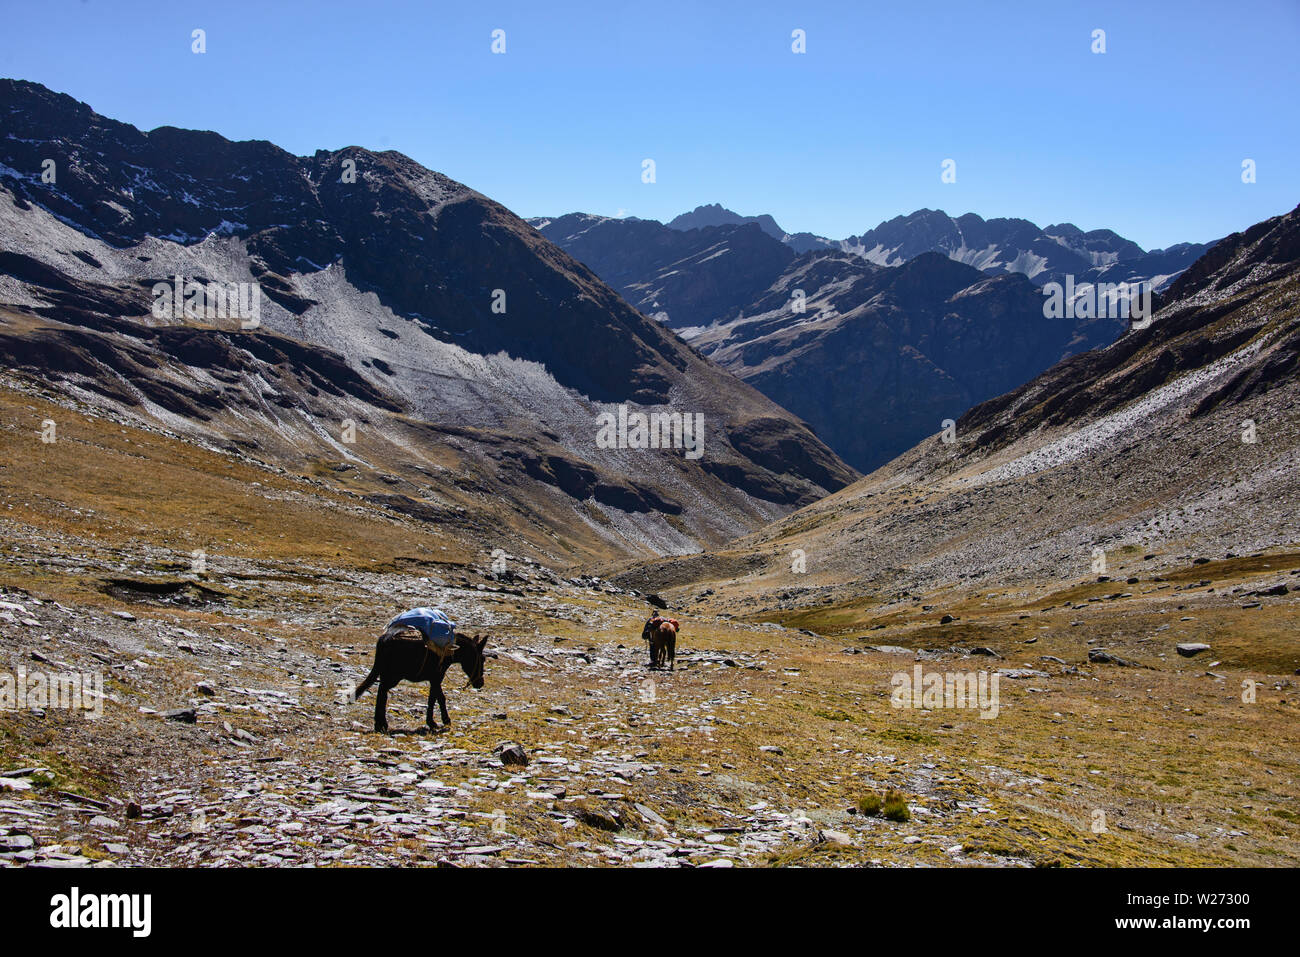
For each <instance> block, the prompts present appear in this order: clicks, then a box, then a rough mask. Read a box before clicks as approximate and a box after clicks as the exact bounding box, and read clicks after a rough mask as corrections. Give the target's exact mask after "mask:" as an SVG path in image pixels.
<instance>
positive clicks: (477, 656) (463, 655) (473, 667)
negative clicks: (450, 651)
mask: <svg viewBox="0 0 1300 957" xmlns="http://www.w3.org/2000/svg"><path fill="white" fill-rule="evenodd" d="M488 637H489V636H488V635H475V636H474V637H473V638H471V637H469V635H457V636H456V655H455V660H456V661H458V662H460V666H461V668H462V669H464V671H465V677H466V678H468V679H469V684H471V685H473V686H474V688H475V689H478V688H482V687H483V664H484V662H485V660H486V656H485V655H484V654H483V649H484V648H485V647H487V643H488Z"/></svg>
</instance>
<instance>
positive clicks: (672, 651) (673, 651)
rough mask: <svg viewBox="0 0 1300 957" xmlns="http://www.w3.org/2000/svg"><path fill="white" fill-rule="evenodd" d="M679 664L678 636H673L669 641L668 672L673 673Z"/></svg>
mask: <svg viewBox="0 0 1300 957" xmlns="http://www.w3.org/2000/svg"><path fill="white" fill-rule="evenodd" d="M676 664H677V636H676V635H673V636H672V637H671V638H669V639H668V670H669V671H672V670H673V669H674V667H675V666H676Z"/></svg>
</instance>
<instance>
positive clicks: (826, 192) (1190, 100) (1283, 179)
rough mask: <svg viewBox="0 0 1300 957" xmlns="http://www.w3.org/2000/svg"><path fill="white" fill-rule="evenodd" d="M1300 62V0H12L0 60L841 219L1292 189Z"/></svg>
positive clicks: (1296, 178) (106, 92) (1158, 241)
mask: <svg viewBox="0 0 1300 957" xmlns="http://www.w3.org/2000/svg"><path fill="white" fill-rule="evenodd" d="M199 28H201V29H203V30H205V31H206V42H207V52H206V53H204V54H202V55H198V54H195V53H193V52H192V51H191V42H192V41H191V31H193V30H194V29H199ZM495 29H502V30H504V31H505V38H506V52H505V54H504V55H497V54H493V53H492V52H491V44H492V36H491V34H492V31H493V30H495ZM795 29H802V30H804V31H806V37H807V52H806V53H804V54H795V53H793V52H792V50H791V43H792V40H791V32H792V31H793V30H795ZM1097 29H1101V30H1105V33H1106V52H1105V53H1104V54H1097V53H1093V52H1092V51H1091V46H1092V44H1093V39H1092V32H1093V31H1094V30H1097ZM1298 63H1300V0H1216V2H1203V0H1123V2H1056V0H1034V2H1020V0H983V2H974V0H952V2H925V0H896V2H888V3H882V2H877V0H856V2H845V3H830V2H817V0H806V2H785V3H777V2H767V0H745V2H729V0H719V2H712V0H689V2H683V3H678V2H671V0H642V2H635V3H630V2H617V0H607V2H586V3H579V2H566V0H531V2H524V3H494V2H486V0H476V2H463V3H455V4H452V3H442V2H414V0H401V2H399V0H393V2H385V0H352V2H333V0H319V2H313V3H300V2H291V0H259V2H247V0H212V2H201V0H166V2H143V0H30V2H26V0H24V2H17V0H0V76H7V77H17V78H21V79H27V80H35V81H37V82H40V83H43V84H45V85H46V86H49V87H51V88H52V89H55V90H58V91H60V92H64V93H69V94H71V95H72V96H74V97H76V98H77V99H80V100H84V101H86V102H88V103H89V104H90V105H91V106H93V107H94V108H95V109H96V110H97V111H98V112H100V113H102V114H104V115H106V116H110V117H113V118H114V119H119V120H123V121H126V122H129V123H132V124H134V125H135V126H139V127H141V128H143V129H152V128H154V127H156V126H163V125H171V126H182V127H193V128H199V129H211V130H215V131H217V132H218V133H221V134H223V135H225V136H227V137H230V138H232V139H267V140H271V141H272V142H274V143H276V144H278V145H280V146H282V147H284V148H285V149H288V150H290V151H292V152H295V153H312V152H314V151H315V150H317V149H319V148H325V149H336V148H339V147H343V146H348V145H360V146H365V147H369V148H371V149H397V150H401V151H402V152H404V153H407V154H408V155H410V156H412V157H414V158H415V159H416V160H418V161H420V162H421V163H423V164H425V165H426V166H429V167H431V168H433V169H437V170H440V171H442V172H444V173H446V174H447V175H449V176H451V177H453V178H454V179H457V180H460V181H461V182H464V183H466V184H468V185H470V186H472V187H473V188H475V189H477V190H479V191H481V192H483V193H486V194H487V195H489V196H491V197H492V198H494V199H496V200H499V201H500V202H502V203H504V204H505V205H507V206H509V207H510V208H511V209H513V210H514V211H515V212H517V213H519V214H520V215H523V216H536V215H554V214H559V213H565V212H572V211H575V210H582V211H586V212H594V213H601V214H605V215H619V214H629V215H635V216H641V217H645V218H653V219H665V220H666V219H669V218H671V217H672V216H674V215H676V214H677V213H680V212H683V211H685V210H688V209H691V208H693V207H695V206H697V205H699V204H702V203H710V202H720V203H722V204H723V205H725V206H729V207H731V208H733V209H735V210H737V211H738V212H741V213H744V214H747V215H753V214H757V213H760V212H768V213H771V214H773V215H774V216H775V217H776V219H777V222H779V223H780V224H781V225H782V226H783V227H784V228H786V229H787V230H791V231H799V230H807V231H810V232H815V233H819V234H822V235H826V236H831V237H833V238H842V237H844V236H847V235H851V234H854V233H861V232H863V231H864V230H866V229H868V228H871V227H873V226H875V225H876V224H877V223H879V222H880V221H881V220H883V219H888V218H890V217H893V216H895V215H898V214H900V213H908V212H911V211H912V210H914V209H917V208H920V207H923V206H924V207H931V208H940V209H944V210H946V211H947V212H949V213H952V214H954V215H956V214H959V213H964V212H968V211H970V212H976V213H979V214H980V215H982V216H985V217H991V216H1020V217H1024V218H1026V219H1030V220H1033V221H1034V222H1036V223H1038V224H1039V225H1040V226H1041V225H1047V224H1048V223H1054V222H1066V221H1069V222H1073V223H1075V224H1076V225H1078V226H1080V227H1082V228H1084V229H1094V228H1101V227H1107V228H1112V229H1115V230H1116V231H1118V232H1119V233H1121V234H1122V235H1125V236H1127V237H1128V238H1130V239H1133V240H1135V241H1136V242H1138V243H1139V244H1140V245H1142V246H1144V247H1146V248H1152V247H1157V246H1167V245H1170V244H1172V243H1175V242H1180V241H1197V242H1199V241H1205V240H1209V239H1213V238H1217V237H1219V236H1221V235H1224V234H1226V233H1229V232H1232V231H1234V230H1238V229H1242V228H1244V227H1246V226H1249V225H1250V224H1252V223H1255V222H1257V221H1259V220H1261V219H1265V218H1267V217H1269V216H1273V215H1277V214H1278V213H1281V212H1284V211H1286V210H1289V209H1291V208H1292V207H1294V206H1295V205H1296V204H1297V202H1300V123H1298V122H1297V119H1298V117H1300V108H1298V107H1297V96H1298V94H1300V82H1298V81H1300V66H1297V64H1298ZM0 135H3V131H2V130H0ZM647 158H649V159H653V160H654V161H655V163H656V179H657V181H656V182H655V183H653V184H646V183H643V182H642V181H641V179H642V178H641V171H642V161H643V160H644V159H647ZM945 159H953V160H955V161H956V174H957V176H956V182H955V183H942V182H941V181H940V173H941V164H942V162H943V161H944V160H945ZM1244 159H1253V160H1254V161H1255V163H1256V168H1257V182H1255V183H1254V184H1249V185H1247V184H1244V183H1242V181H1241V164H1242V161H1243V160H1244Z"/></svg>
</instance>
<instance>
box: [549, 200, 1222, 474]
mask: <svg viewBox="0 0 1300 957" xmlns="http://www.w3.org/2000/svg"><path fill="white" fill-rule="evenodd" d="M532 222H533V224H534V225H535V226H536V227H537V228H538V229H539V230H540V231H541V232H542V233H543V235H545V236H547V237H548V238H549V239H552V240H553V241H554V242H556V243H557V244H559V245H560V246H562V247H563V248H564V249H566V250H567V251H569V252H570V253H571V254H572V255H573V256H574V257H575V258H577V259H579V260H581V261H582V262H585V263H586V264H587V265H589V266H591V268H592V269H593V270H594V271H595V272H596V273H597V274H598V275H599V276H600V277H601V278H602V279H604V280H605V281H606V282H608V283H610V284H611V285H612V286H614V288H616V289H617V290H618V291H619V292H621V293H622V294H623V296H624V297H625V298H627V300H628V301H629V302H631V303H633V304H634V305H636V306H637V307H638V308H639V309H641V310H642V311H643V312H645V313H647V314H653V315H657V316H658V317H659V318H660V319H661V321H663V322H664V323H665V324H666V325H669V326H670V327H672V328H674V329H677V330H678V331H679V332H680V333H681V334H682V335H683V336H684V337H685V338H687V339H688V341H690V343H691V344H692V345H693V346H695V347H696V348H697V349H699V350H700V351H701V352H703V353H704V354H705V355H708V356H709V357H710V358H713V359H715V360H716V361H718V362H719V363H720V364H722V365H723V366H724V367H725V368H727V369H728V370H730V371H731V372H733V373H735V374H736V375H738V376H740V377H741V378H742V379H744V380H745V381H747V382H749V383H750V384H752V385H754V386H756V387H757V388H758V389H759V390H760V391H761V392H762V393H763V394H764V395H766V396H768V397H769V398H771V399H773V400H775V401H776V402H777V403H778V404H779V405H781V406H783V407H784V408H787V409H789V410H790V411H792V412H794V413H796V414H797V415H798V416H799V417H800V418H802V419H803V420H804V421H806V422H808V423H809V424H810V425H811V426H812V427H813V428H814V429H815V430H816V432H817V434H818V436H819V437H820V438H822V439H823V440H824V441H825V442H826V443H827V444H828V445H830V446H831V448H833V449H834V450H835V451H836V452H837V453H838V454H839V455H840V456H842V457H843V458H844V459H845V460H846V461H848V462H849V464H851V465H853V466H854V467H855V468H858V469H861V470H864V471H870V470H871V469H873V468H875V467H876V466H878V465H881V464H883V463H884V462H887V461H888V460H889V459H891V458H892V457H893V456H895V455H897V454H898V453H900V452H902V451H904V450H905V449H907V448H909V447H911V446H912V445H913V444H915V443H916V442H917V441H918V440H920V439H921V438H922V437H924V436H926V435H930V434H933V433H935V432H937V431H938V430H939V424H940V423H941V422H942V421H943V420H944V419H948V418H953V419H955V418H956V417H958V416H959V415H961V413H962V412H964V411H965V410H966V409H968V408H970V407H971V406H972V405H975V404H977V403H979V402H982V401H985V400H986V399H989V398H992V397H993V396H996V395H1000V394H1002V393H1004V392H1006V391H1007V390H1009V389H1014V388H1016V387H1017V386H1018V385H1021V384H1023V383H1024V382H1026V381H1028V380H1029V379H1031V378H1033V377H1034V376H1035V375H1037V374H1039V373H1040V372H1042V371H1044V370H1045V369H1047V368H1049V367H1050V366H1052V365H1053V364H1054V363H1056V362H1059V361H1061V360H1062V359H1064V358H1067V357H1069V356H1071V355H1075V354H1078V353H1080V352H1085V351H1087V350H1089V349H1094V348H1097V347H1098V346H1103V345H1107V344H1109V343H1110V342H1113V341H1114V340H1115V338H1116V337H1117V336H1118V335H1120V333H1121V332H1122V330H1123V329H1124V327H1125V325H1126V323H1125V321H1124V320H1123V319H1120V318H1096V317H1093V316H1081V317H1078V318H1074V317H1073V313H1071V316H1072V317H1071V318H1067V319H1048V318H1046V317H1045V316H1044V295H1043V290H1042V288H1041V287H1043V286H1044V284H1046V283H1048V282H1057V283H1064V282H1066V281H1067V277H1068V282H1069V283H1070V287H1071V288H1091V284H1094V283H1098V282H1106V283H1120V282H1125V283H1136V282H1150V283H1152V284H1153V285H1154V287H1155V288H1157V289H1158V288H1161V287H1163V286H1164V285H1166V284H1167V283H1168V282H1169V280H1170V278H1171V277H1173V276H1176V275H1177V274H1178V273H1179V272H1181V271H1182V270H1183V269H1185V268H1186V267H1187V266H1188V264H1190V263H1191V262H1193V261H1194V260H1195V259H1196V258H1197V256H1199V255H1200V254H1201V253H1202V252H1204V251H1205V250H1206V249H1208V248H1209V246H1208V244H1207V245H1194V244H1183V245H1181V246H1178V247H1174V248H1171V249H1169V250H1155V251H1153V252H1150V253H1148V252H1145V251H1144V250H1142V249H1141V248H1140V247H1138V246H1137V245H1136V244H1135V243H1133V242H1130V241H1129V240H1126V239H1124V238H1123V237H1121V236H1118V235H1116V234H1115V233H1113V232H1111V231H1110V230H1094V231H1092V232H1087V233H1085V232H1083V231H1082V230H1080V229H1078V228H1077V227H1075V226H1073V225H1071V224H1068V223H1066V224H1062V225H1056V226H1048V227H1046V228H1045V229H1040V228H1039V227H1038V226H1035V225H1034V224H1033V223H1031V222H1028V221H1027V220H1019V219H990V220H984V219H982V218H981V217H979V216H976V215H974V214H967V215H965V216H960V217H957V218H953V217H950V216H948V215H947V214H946V213H944V212H942V211H939V210H918V211H917V212H915V213H913V214H911V215H909V216H899V217H896V218H895V219H893V220H890V221H889V222H886V223H881V224H880V225H879V226H878V227H877V228H876V229H874V230H870V231H868V232H867V233H864V234H863V235H861V236H855V237H849V238H848V239H844V240H837V241H833V240H828V239H824V238H821V237H810V236H808V234H799V235H787V234H785V233H784V232H783V231H782V230H781V228H780V227H779V226H777V225H776V223H775V222H774V221H772V220H771V217H742V216H738V215H737V214H735V213H733V212H731V211H730V210H726V209H723V208H722V207H719V206H708V207H700V208H699V209H697V210H695V211H694V212H692V213H690V214H685V215H683V216H679V217H678V218H677V219H675V220H673V221H672V222H671V223H669V224H668V225H663V224H661V223H658V222H656V221H654V220H637V219H613V218H609V217H601V216H591V215H587V214H583V213H572V214H569V215H567V216H561V217H558V218H556V219H537V220H533V221H532ZM796 299H798V300H799V301H798V303H796Z"/></svg>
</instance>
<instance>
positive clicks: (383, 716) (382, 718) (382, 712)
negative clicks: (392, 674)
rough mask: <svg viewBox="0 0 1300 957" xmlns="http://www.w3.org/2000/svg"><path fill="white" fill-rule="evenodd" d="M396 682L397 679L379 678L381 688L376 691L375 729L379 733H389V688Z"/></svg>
mask: <svg viewBox="0 0 1300 957" xmlns="http://www.w3.org/2000/svg"><path fill="white" fill-rule="evenodd" d="M395 684H397V682H396V681H388V680H387V679H385V678H380V679H379V690H378V691H377V692H376V693H375V731H376V732H377V733H379V734H387V733H388V689H389V688H391V687H393V685H395Z"/></svg>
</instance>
